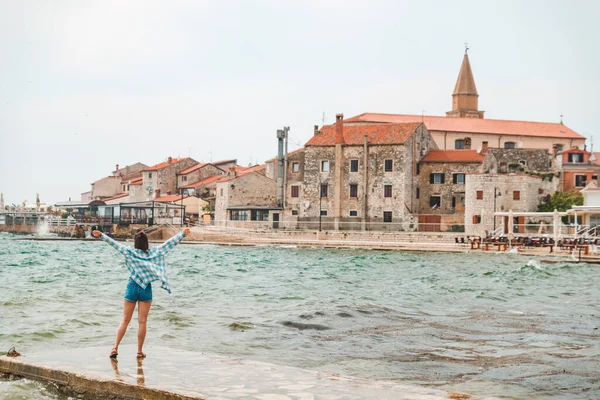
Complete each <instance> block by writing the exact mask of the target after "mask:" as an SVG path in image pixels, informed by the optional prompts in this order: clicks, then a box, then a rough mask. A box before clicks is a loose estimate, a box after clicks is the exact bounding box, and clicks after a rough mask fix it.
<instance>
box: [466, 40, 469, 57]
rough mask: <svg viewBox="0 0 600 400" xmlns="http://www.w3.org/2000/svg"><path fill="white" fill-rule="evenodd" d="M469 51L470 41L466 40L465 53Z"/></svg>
mask: <svg viewBox="0 0 600 400" xmlns="http://www.w3.org/2000/svg"><path fill="white" fill-rule="evenodd" d="M468 51H469V43H467V42H465V54H467V52H468Z"/></svg>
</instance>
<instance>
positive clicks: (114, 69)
mask: <svg viewBox="0 0 600 400" xmlns="http://www.w3.org/2000/svg"><path fill="white" fill-rule="evenodd" d="M599 17H600V2H599V1H569V2H566V1H506V0H503V1H464V2H463V1H441V0H440V1H410V2H408V1H406V2H405V1H399V0H396V1H377V0H369V1H349V0H345V1H333V0H331V1H330V0H315V1H298V2H292V1H284V0H273V1H252V0H247V1H207V2H202V1H177V0H169V1H166V0H165V1H151V0H139V1H137V0H136V1H132V0H128V1H108V0H102V1H85V0H73V1H58V0H53V1H44V0H39V1H24V0H18V1H13V0H0V139H1V140H0V149H1V152H0V192H4V195H5V200H6V203H7V204H11V203H21V202H23V200H25V199H27V200H28V202H30V203H31V202H34V201H35V193H36V192H39V193H40V197H41V200H42V202H46V203H50V204H52V203H54V202H57V201H61V200H66V199H68V198H69V197H71V198H72V199H73V200H76V199H79V196H80V193H81V192H85V191H88V190H90V183H91V182H93V181H95V180H97V179H99V178H102V177H104V176H107V175H109V174H110V172H111V171H112V170H113V169H114V166H115V164H120V165H121V166H123V165H126V164H131V163H135V162H138V161H140V162H143V163H145V164H148V165H152V164H156V163H158V162H161V161H164V160H165V159H166V158H167V157H168V156H173V157H177V156H188V155H191V157H192V158H194V159H195V160H197V161H211V159H212V160H213V161H216V160H219V159H226V158H237V159H238V162H239V163H240V164H242V165H248V164H249V163H253V164H254V163H262V162H264V161H265V160H266V159H268V158H270V157H272V156H274V155H275V154H276V152H277V142H276V136H275V134H276V130H277V129H278V128H281V127H283V126H284V125H288V126H290V127H291V131H290V138H291V142H290V150H293V149H295V148H297V147H299V146H301V145H303V144H304V143H305V142H306V141H307V140H308V139H309V138H310V136H311V135H312V130H313V128H312V127H313V125H315V124H319V125H321V124H322V119H323V113H324V114H325V123H332V122H333V120H334V116H335V114H336V113H344V115H345V116H346V117H350V116H353V115H356V114H360V113H363V112H386V113H414V114H420V113H421V112H422V110H425V113H426V114H431V115H444V113H445V112H446V111H448V110H450V109H451V93H452V90H453V88H454V84H455V81H456V77H457V75H458V71H459V68H460V64H461V61H462V57H463V53H464V43H465V42H468V43H469V48H470V50H469V57H470V60H471V66H472V68H473V73H474V76H475V82H476V84H477V89H478V92H479V106H480V107H479V108H480V109H482V110H485V111H486V114H485V115H486V117H487V118H495V119H519V120H531V121H552V122H558V121H559V120H560V115H561V114H563V115H564V122H565V124H566V125H568V126H569V127H570V128H572V129H574V130H575V131H577V132H578V133H580V134H583V135H585V136H587V137H588V138H589V137H590V136H593V137H594V140H595V142H596V150H600V118H599V116H598V114H599V111H600V94H599V93H600V76H599V75H600V72H599V71H600V52H599V49H600V28H599V24H598V19H599Z"/></svg>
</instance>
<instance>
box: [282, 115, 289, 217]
mask: <svg viewBox="0 0 600 400" xmlns="http://www.w3.org/2000/svg"><path fill="white" fill-rule="evenodd" d="M283 132H284V133H285V139H284V140H285V158H284V160H283V208H284V209H285V208H286V207H287V176H288V138H289V133H290V127H289V126H286V127H284V128H283Z"/></svg>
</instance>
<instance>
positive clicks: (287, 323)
mask: <svg viewBox="0 0 600 400" xmlns="http://www.w3.org/2000/svg"><path fill="white" fill-rule="evenodd" d="M281 325H283V326H287V327H289V328H296V329H298V330H301V331H303V330H307V329H314V330H317V331H325V330H328V329H331V328H330V327H328V326H325V325H319V324H304V323H302V322H293V321H283V322H282V323H281Z"/></svg>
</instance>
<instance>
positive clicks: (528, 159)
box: [482, 148, 556, 174]
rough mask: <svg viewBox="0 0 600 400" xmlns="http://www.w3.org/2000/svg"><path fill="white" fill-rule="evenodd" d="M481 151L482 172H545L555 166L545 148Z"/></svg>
mask: <svg viewBox="0 0 600 400" xmlns="http://www.w3.org/2000/svg"><path fill="white" fill-rule="evenodd" d="M482 153H485V155H486V157H485V160H484V162H483V167H482V168H483V172H484V173H491V174H506V173H510V172H514V173H520V172H524V171H531V172H547V171H550V170H552V169H554V168H556V167H555V166H554V165H553V163H552V155H551V154H549V153H548V151H547V150H546V149H523V148H521V149H494V148H489V149H487V148H485V149H484V150H482Z"/></svg>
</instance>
